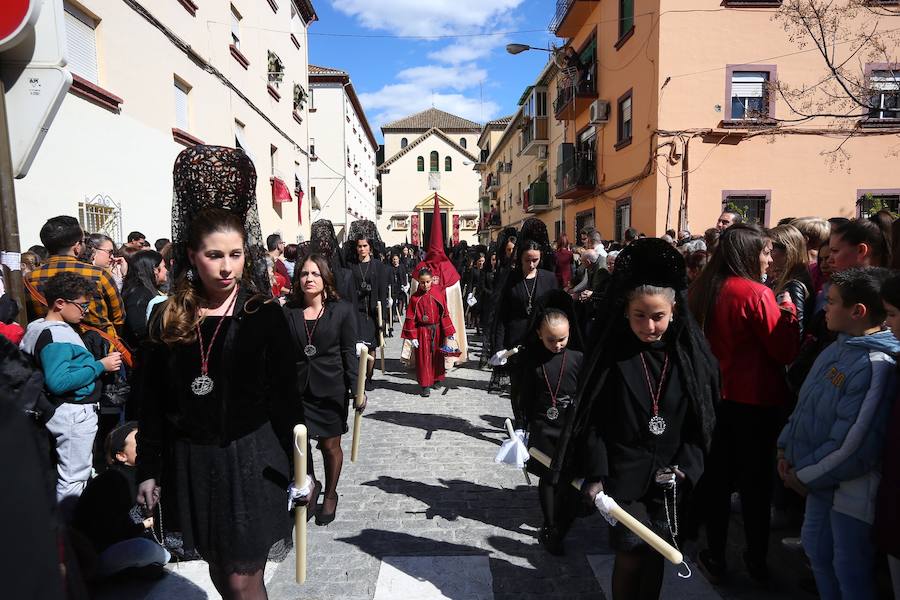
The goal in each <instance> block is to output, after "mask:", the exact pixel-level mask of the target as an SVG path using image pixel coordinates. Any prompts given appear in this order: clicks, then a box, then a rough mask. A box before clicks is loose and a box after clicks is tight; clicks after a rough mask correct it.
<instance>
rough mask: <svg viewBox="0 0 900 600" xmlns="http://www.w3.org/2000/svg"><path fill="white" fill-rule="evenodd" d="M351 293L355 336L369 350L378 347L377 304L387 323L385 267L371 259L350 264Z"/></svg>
mask: <svg viewBox="0 0 900 600" xmlns="http://www.w3.org/2000/svg"><path fill="white" fill-rule="evenodd" d="M350 272H351V274H352V275H353V285H354V288H355V289H354V291H353V293H354V294H355V295H356V334H357V336H358V340H359V341H361V342H364V343H365V344H366V345H367V346H369V349H370V350H371V349H372V348H374V347H375V346H377V345H378V302H381V314H382V318H383V319H384V321H383V322H384V323H388V322H389V317H390V313H388V306H387V286H388V276H387V267H385V265H384V263H382V262H380V261H378V260H375V259H374V258H372V259H371V260H370V261H369V262H365V263H351V264H350Z"/></svg>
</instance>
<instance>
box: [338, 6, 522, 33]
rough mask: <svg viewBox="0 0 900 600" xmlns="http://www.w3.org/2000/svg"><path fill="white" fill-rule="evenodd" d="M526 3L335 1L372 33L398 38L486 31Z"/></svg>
mask: <svg viewBox="0 0 900 600" xmlns="http://www.w3.org/2000/svg"><path fill="white" fill-rule="evenodd" d="M523 1H524V0H332V4H333V5H334V8H335V9H336V10H338V11H340V12H342V13H344V14H346V15H349V16H351V17H353V18H355V19H356V20H357V21H359V23H360V24H361V25H363V26H364V27H368V28H369V29H380V30H386V31H390V32H391V33H396V34H398V35H423V36H438V35H451V34H456V33H471V32H473V31H482V30H483V29H484V25H485V23H493V22H496V21H497V20H498V19H502V20H505V18H504V17H505V15H506V14H508V13H509V11H512V10H514V9H516V8H518V7H519V5H520V4H522V2H523Z"/></svg>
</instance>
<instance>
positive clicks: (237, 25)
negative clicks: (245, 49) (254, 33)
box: [231, 6, 241, 50]
mask: <svg viewBox="0 0 900 600" xmlns="http://www.w3.org/2000/svg"><path fill="white" fill-rule="evenodd" d="M231 43H232V44H234V47H235V48H237V49H238V50H240V49H241V15H240V13H238V11H237V9H235V8H234V6H232V7H231Z"/></svg>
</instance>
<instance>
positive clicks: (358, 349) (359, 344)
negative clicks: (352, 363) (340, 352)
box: [356, 342, 368, 356]
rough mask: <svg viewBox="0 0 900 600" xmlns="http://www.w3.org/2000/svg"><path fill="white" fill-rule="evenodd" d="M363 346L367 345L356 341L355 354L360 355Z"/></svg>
mask: <svg viewBox="0 0 900 600" xmlns="http://www.w3.org/2000/svg"><path fill="white" fill-rule="evenodd" d="M363 348H368V346H366V345H365V344H363V343H362V342H356V356H361V355H362V351H363Z"/></svg>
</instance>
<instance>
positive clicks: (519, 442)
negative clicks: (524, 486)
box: [494, 429, 528, 469]
mask: <svg viewBox="0 0 900 600" xmlns="http://www.w3.org/2000/svg"><path fill="white" fill-rule="evenodd" d="M515 434H516V435H515V437H512V438H509V439H507V440H506V441H504V442H503V445H502V446H500V449H499V450H498V451H497V455H496V456H495V457H494V462H496V463H503V464H507V465H515V466H517V467H519V468H520V469H521V468H523V467H524V466H525V461H527V460H528V447H527V444H528V434H527V433H525V430H524V429H516V431H515Z"/></svg>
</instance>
